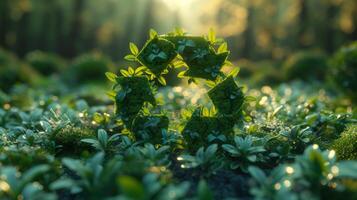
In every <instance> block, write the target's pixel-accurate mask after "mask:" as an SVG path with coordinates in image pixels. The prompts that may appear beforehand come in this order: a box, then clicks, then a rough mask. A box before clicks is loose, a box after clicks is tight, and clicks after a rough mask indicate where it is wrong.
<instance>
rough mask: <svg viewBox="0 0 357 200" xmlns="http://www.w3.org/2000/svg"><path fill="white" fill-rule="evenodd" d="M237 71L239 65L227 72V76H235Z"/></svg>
mask: <svg viewBox="0 0 357 200" xmlns="http://www.w3.org/2000/svg"><path fill="white" fill-rule="evenodd" d="M239 71H240V68H239V67H234V69H233V70H232V71H231V72H230V73H229V74H228V76H232V77H237V75H238V73H239Z"/></svg>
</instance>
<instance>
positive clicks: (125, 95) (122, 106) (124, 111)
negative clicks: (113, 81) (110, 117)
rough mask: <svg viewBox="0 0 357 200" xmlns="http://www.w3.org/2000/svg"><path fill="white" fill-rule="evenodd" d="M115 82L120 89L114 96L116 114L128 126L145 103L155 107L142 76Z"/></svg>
mask: <svg viewBox="0 0 357 200" xmlns="http://www.w3.org/2000/svg"><path fill="white" fill-rule="evenodd" d="M117 82H118V84H119V85H120V86H121V89H120V90H119V91H118V92H117V95H116V101H115V105H116V114H117V115H118V116H119V117H121V119H122V120H123V121H124V122H125V123H126V124H127V125H129V126H130V125H131V123H132V121H133V120H134V118H135V117H136V115H137V114H138V113H139V112H140V110H141V109H142V107H143V105H144V103H145V102H149V103H151V104H153V105H155V97H154V95H153V93H152V90H151V86H150V83H149V81H148V79H147V78H146V77H144V76H140V77H119V78H118V79H117Z"/></svg>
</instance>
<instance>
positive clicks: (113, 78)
mask: <svg viewBox="0 0 357 200" xmlns="http://www.w3.org/2000/svg"><path fill="white" fill-rule="evenodd" d="M105 76H107V78H108V80H110V81H111V82H114V83H116V78H118V76H117V75H116V74H114V73H112V72H106V73H105Z"/></svg>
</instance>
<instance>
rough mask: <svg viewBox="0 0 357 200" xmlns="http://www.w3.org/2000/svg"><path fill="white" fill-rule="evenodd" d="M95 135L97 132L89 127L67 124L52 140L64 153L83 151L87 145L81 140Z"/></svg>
mask: <svg viewBox="0 0 357 200" xmlns="http://www.w3.org/2000/svg"><path fill="white" fill-rule="evenodd" d="M95 136H96V134H95V132H94V131H93V130H92V129H90V128H88V127H72V126H66V127H65V128H63V129H61V130H59V131H58V132H57V133H54V134H53V136H52V140H53V141H54V142H55V144H56V146H58V147H59V148H60V149H61V151H62V152H63V153H81V152H82V151H83V150H84V149H85V147H86V144H84V143H82V142H81V140H82V139H85V138H93V137H95Z"/></svg>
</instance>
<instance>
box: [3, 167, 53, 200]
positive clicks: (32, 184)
mask: <svg viewBox="0 0 357 200" xmlns="http://www.w3.org/2000/svg"><path fill="white" fill-rule="evenodd" d="M49 170H50V167H49V166H47V165H37V166H34V167H32V168H30V169H28V170H27V171H25V172H24V173H21V172H19V171H18V170H17V169H16V168H15V167H1V168H0V172H1V177H0V198H1V199H22V198H23V199H34V200H40V199H49V200H52V199H53V200H55V199H57V198H56V196H55V195H54V194H52V193H49V192H46V191H44V190H43V186H42V185H41V184H40V183H39V182H36V180H37V178H38V177H39V176H41V175H43V174H45V173H47V172H48V171H49Z"/></svg>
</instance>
